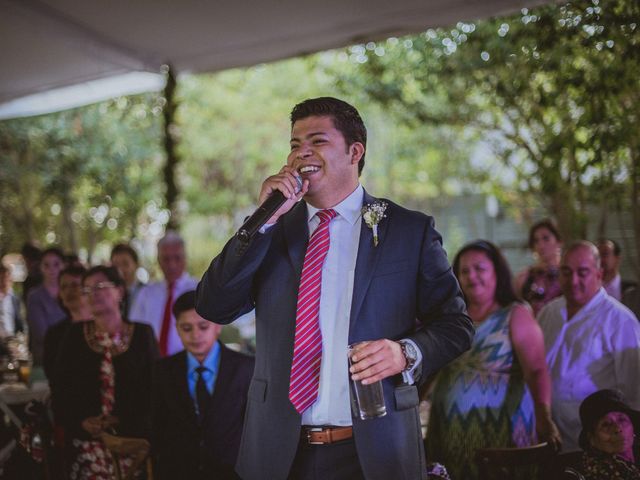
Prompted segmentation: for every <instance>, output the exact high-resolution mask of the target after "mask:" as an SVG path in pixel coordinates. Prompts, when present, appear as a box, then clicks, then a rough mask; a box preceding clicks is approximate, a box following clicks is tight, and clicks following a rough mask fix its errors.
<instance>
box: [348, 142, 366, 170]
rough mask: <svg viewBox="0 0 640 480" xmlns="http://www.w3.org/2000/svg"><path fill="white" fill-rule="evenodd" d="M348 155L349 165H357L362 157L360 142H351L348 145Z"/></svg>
mask: <svg viewBox="0 0 640 480" xmlns="http://www.w3.org/2000/svg"><path fill="white" fill-rule="evenodd" d="M349 153H350V154H351V164H352V165H353V164H357V163H358V162H359V161H360V159H361V158H362V156H363V155H364V145H362V144H361V143H360V142H353V143H352V144H351V145H349Z"/></svg>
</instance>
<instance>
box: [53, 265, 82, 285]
mask: <svg viewBox="0 0 640 480" xmlns="http://www.w3.org/2000/svg"><path fill="white" fill-rule="evenodd" d="M85 273H87V269H86V268H84V267H83V266H82V265H77V264H75V265H70V266H68V267H66V268H64V269H62V270H61V271H60V274H59V275H58V282H60V279H61V278H62V276H63V275H70V276H72V277H83V276H84V274H85Z"/></svg>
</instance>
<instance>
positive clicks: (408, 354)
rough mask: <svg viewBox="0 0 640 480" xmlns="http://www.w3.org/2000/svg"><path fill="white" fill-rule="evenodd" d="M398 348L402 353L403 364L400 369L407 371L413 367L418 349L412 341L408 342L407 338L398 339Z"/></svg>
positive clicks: (416, 359)
mask: <svg viewBox="0 0 640 480" xmlns="http://www.w3.org/2000/svg"><path fill="white" fill-rule="evenodd" d="M398 343H399V344H400V348H401V349H402V355H404V360H405V366H404V368H403V369H402V372H403V373H404V372H409V371H411V369H413V367H415V365H416V363H417V362H418V351H417V349H416V347H415V345H414V344H413V342H409V341H407V340H399V341H398Z"/></svg>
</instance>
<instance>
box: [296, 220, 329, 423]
mask: <svg viewBox="0 0 640 480" xmlns="http://www.w3.org/2000/svg"><path fill="white" fill-rule="evenodd" d="M316 215H318V217H320V224H319V225H318V228H316V230H315V231H314V232H313V235H311V238H310V239H309V245H308V246H307V253H306V254H305V256H304V263H303V265H302V276H301V277H300V289H299V290H298V308H297V311H296V335H295V340H294V343H293V364H292V365H291V379H290V382H289V400H291V403H292V404H293V406H294V407H295V409H296V410H297V411H298V412H299V413H302V412H304V411H305V410H306V409H307V408H309V407H310V406H311V404H313V402H315V401H316V398H318V385H319V383H320V362H321V360H322V333H321V332H320V322H319V321H318V313H319V311H320V286H321V284H322V264H323V263H324V259H325V257H326V256H327V252H328V251H329V243H330V242H329V222H330V221H331V219H332V218H334V217H335V216H336V215H337V213H336V211H335V210H320V211H319V212H318V213H316Z"/></svg>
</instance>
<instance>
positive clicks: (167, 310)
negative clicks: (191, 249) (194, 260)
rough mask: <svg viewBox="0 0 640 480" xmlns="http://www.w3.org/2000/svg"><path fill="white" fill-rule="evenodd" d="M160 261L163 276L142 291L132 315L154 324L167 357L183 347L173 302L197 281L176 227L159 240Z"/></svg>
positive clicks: (132, 317)
mask: <svg viewBox="0 0 640 480" xmlns="http://www.w3.org/2000/svg"><path fill="white" fill-rule="evenodd" d="M158 264H159V265H160V270H162V274H163V275H164V280H162V281H159V282H154V283H150V284H148V285H147V286H145V287H144V288H143V289H142V290H141V291H140V293H139V294H138V296H137V297H136V299H135V301H134V303H133V305H132V306H131V310H130V312H129V317H130V320H134V321H137V322H141V323H148V324H149V325H151V326H152V327H153V331H154V333H155V335H156V340H158V346H159V347H160V355H161V356H163V357H165V356H168V355H173V354H174V353H177V352H179V351H180V350H182V343H181V342H180V337H179V336H178V332H177V330H176V325H175V323H176V321H175V317H174V316H173V313H172V311H171V309H172V308H173V304H174V303H175V300H176V299H177V298H178V297H179V296H180V295H182V294H183V293H185V292H188V291H190V290H195V288H196V286H197V284H198V281H197V280H196V279H195V278H193V277H191V276H190V275H189V274H188V273H187V272H186V267H187V256H186V253H185V248H184V240H183V239H182V237H181V236H180V235H178V233H176V232H174V231H168V232H167V233H166V235H165V236H164V237H162V238H161V239H160V241H159V242H158Z"/></svg>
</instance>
